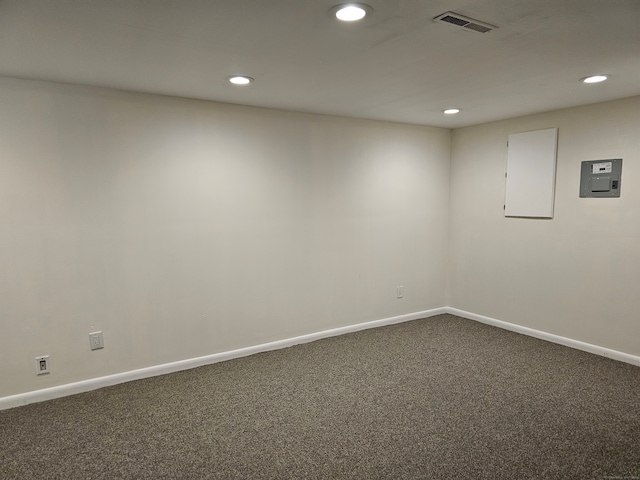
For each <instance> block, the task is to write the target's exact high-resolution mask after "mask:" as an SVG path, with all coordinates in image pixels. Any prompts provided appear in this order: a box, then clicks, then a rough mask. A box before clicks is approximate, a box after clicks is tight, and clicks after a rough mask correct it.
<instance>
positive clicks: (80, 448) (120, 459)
mask: <svg viewBox="0 0 640 480" xmlns="http://www.w3.org/2000/svg"><path fill="white" fill-rule="evenodd" d="M0 431H1V435H0V478H2V479H5V480H6V479H383V478H384V479H387V478H388V479H492V480H497V479H509V480H513V479H563V480H571V479H580V480H585V479H627V480H632V479H640V368H639V367H636V366H632V365H628V364H624V363H620V362H616V361H613V360H609V359H606V358H601V357H598V356H594V355H591V354H588V353H585V352H581V351H577V350H573V349H570V348H566V347H562V346H558V345H555V344H551V343H548V342H544V341H541V340H537V339H533V338H529V337H526V336H523V335H519V334H516V333H512V332H508V331H504V330H500V329H497V328H494V327H490V326H487V325H483V324H480V323H476V322H473V321H469V320H464V319H461V318H458V317H455V316H451V315H440V316H437V317H432V318H429V319H425V320H417V321H413V322H407V323H403V324H398V325H393V326H389V327H382V328H378V329H372V330H366V331H362V332H357V333H353V334H348V335H344V336H341V337H334V338H330V339H326V340H320V341H317V342H314V343H310V344H305V345H299V346H295V347H292V348H287V349H283V350H279V351H274V352H268V353H262V354H259V355H255V356H252V357H246V358H242V359H238V360H233V361H229V362H224V363H219V364H215V365H211V366H206V367H201V368H197V369H193V370H188V371H184V372H179V373H174V374H171V375H164V376H160V377H155V378H150V379H146V380H139V381H135V382H130V383H127V384H122V385H118V386H114V387H108V388H103V389H100V390H96V391H93V392H88V393H83V394H80V395H74V396H71V397H66V398H62V399H58V400H52V401H48V402H44V403H39V404H33V405H28V406H25V407H19V408H14V409H10V410H5V411H1V412H0Z"/></svg>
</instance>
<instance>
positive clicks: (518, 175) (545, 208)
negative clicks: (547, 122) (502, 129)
mask: <svg viewBox="0 0 640 480" xmlns="http://www.w3.org/2000/svg"><path fill="white" fill-rule="evenodd" d="M557 146H558V129H557V128H548V129H545V130H536V131H533V132H524V133H514V134H511V135H509V147H508V152H509V153H508V155H507V178H506V193H505V206H504V215H505V217H537V218H553V201H554V193H555V183H556V153H557Z"/></svg>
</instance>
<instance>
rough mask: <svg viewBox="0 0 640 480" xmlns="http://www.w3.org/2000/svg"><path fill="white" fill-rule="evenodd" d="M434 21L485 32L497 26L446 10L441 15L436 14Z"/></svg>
mask: <svg viewBox="0 0 640 480" xmlns="http://www.w3.org/2000/svg"><path fill="white" fill-rule="evenodd" d="M433 20H434V21H436V22H444V23H448V24H449V25H453V26H454V27H459V28H464V29H465V30H471V31H473V32H479V33H487V32H490V31H491V30H493V29H495V28H497V27H495V26H494V25H490V24H488V23H484V22H480V21H478V20H474V19H473V18H469V17H465V16H463V15H459V14H457V13H453V12H446V13H443V14H442V15H438V16H437V17H436V18H434V19H433Z"/></svg>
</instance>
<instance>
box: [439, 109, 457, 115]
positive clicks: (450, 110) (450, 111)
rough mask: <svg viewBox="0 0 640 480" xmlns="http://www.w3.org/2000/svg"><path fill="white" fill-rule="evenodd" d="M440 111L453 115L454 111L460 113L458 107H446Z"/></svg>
mask: <svg viewBox="0 0 640 480" xmlns="http://www.w3.org/2000/svg"><path fill="white" fill-rule="evenodd" d="M442 113H444V114H446V115H455V114H456V113H460V109H459V108H447V109H446V110H443V111H442Z"/></svg>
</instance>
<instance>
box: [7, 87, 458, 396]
mask: <svg viewBox="0 0 640 480" xmlns="http://www.w3.org/2000/svg"><path fill="white" fill-rule="evenodd" d="M0 105H2V108H1V109H0V145H2V155H1V156H0V229H1V234H0V296H1V298H2V301H1V302H0V329H1V335H0V378H1V379H2V382H1V383H0V397H2V396H8V395H12V394H17V393H22V392H27V391H33V390H37V389H41V388H47V387H51V386H56V385H62V384H67V383H69V382H75V381H80V380H84V379H90V378H96V377H100V376H103V375H109V374H113V373H118V372H123V371H130V370H133V369H137V368H143V367H146V366H153V365H158V364H163V363H166V362H173V361H177V360H181V359H189V358H194V357H199V356H203V355H209V354H213V353H217V352H224V351H229V350H232V349H235V348H241V347H246V346H253V345H258V344H263V343H266V342H271V341H276V340H280V339H287V338H291V337H294V336H298V335H302V334H307V333H313V332H318V331H323V330H327V329H330V328H336V327H340V326H346V325H353V324H357V323H361V322H366V321H372V320H377V319H384V318H388V317H393V316H396V315H402V314H406V313H413V312H419V311H424V310H427V309H432V308H436V307H441V306H443V305H444V300H445V298H444V297H445V288H446V285H445V281H444V279H445V277H446V248H447V234H448V232H447V228H446V224H447V223H446V222H447V218H448V202H449V197H448V188H449V178H448V177H449V154H450V137H451V132H450V131H449V130H447V129H438V128H428V127H419V126H412V125H401V124H393V123H384V122H373V121H360V120H350V119H344V118H337V117H328V116H314V115H305V114H294V113H287V112H281V111H272V110H267V109H259V108H249V107H241V106H232V105H225V104H216V103H212V102H203V101H195V100H187V99H178V98H171V97H162V96H153V95H141V94H133V93H126V92H118V91H112V90H103V89H96V88H88V87H80V86H69V85H60V84H52V83H45V82H32V81H22V80H17V79H8V78H4V79H0ZM397 285H403V286H404V298H402V299H397V298H396V286H397ZM98 330H100V331H102V332H103V336H104V343H105V347H104V349H101V350H96V351H90V349H89V336H88V334H89V333H90V332H92V331H98ZM38 355H50V356H51V361H52V373H51V374H48V375H44V376H36V375H35V360H34V358H35V357H36V356H38Z"/></svg>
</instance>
